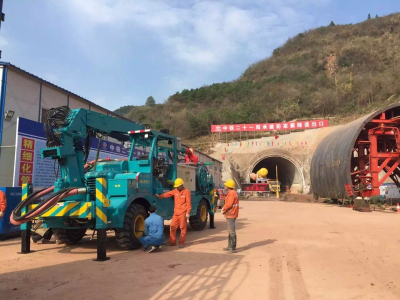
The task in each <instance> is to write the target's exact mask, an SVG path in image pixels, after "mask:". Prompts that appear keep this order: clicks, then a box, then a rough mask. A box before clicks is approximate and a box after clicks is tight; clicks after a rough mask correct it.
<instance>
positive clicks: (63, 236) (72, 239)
mask: <svg viewBox="0 0 400 300" xmlns="http://www.w3.org/2000/svg"><path fill="white" fill-rule="evenodd" d="M85 234H86V228H81V229H54V235H55V237H56V239H57V240H59V241H60V242H61V243H66V244H75V243H77V242H79V241H80V240H81V239H82V238H83V237H84V236H85Z"/></svg>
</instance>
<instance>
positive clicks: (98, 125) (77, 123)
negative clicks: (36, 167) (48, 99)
mask: <svg viewBox="0 0 400 300" xmlns="http://www.w3.org/2000/svg"><path fill="white" fill-rule="evenodd" d="M141 129H144V127H143V126H142V125H140V124H137V123H134V122H131V121H127V120H122V119H118V118H115V117H112V116H107V115H103V114H100V113H97V112H94V111H89V110H86V109H74V110H70V109H69V108H68V107H59V108H55V109H52V110H51V111H50V112H49V113H48V119H47V120H46V123H45V132H46V135H47V143H46V145H47V149H45V150H42V158H45V157H51V158H53V159H57V160H58V163H59V165H60V169H61V178H59V179H58V180H57V182H56V189H62V188H68V187H84V186H85V184H84V179H85V177H84V176H85V172H84V165H85V162H86V159H87V156H88V153H89V148H90V138H91V137H95V136H96V135H98V134H100V135H108V136H111V137H113V138H116V139H118V140H120V141H128V140H129V135H128V131H132V130H141ZM84 141H85V142H84ZM84 145H85V147H84Z"/></svg>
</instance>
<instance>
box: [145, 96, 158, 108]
mask: <svg viewBox="0 0 400 300" xmlns="http://www.w3.org/2000/svg"><path fill="white" fill-rule="evenodd" d="M155 105H156V101H155V100H154V98H153V96H150V97H148V98H147V100H146V106H150V107H153V106H155Z"/></svg>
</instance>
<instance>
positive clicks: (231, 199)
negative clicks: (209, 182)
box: [222, 179, 239, 253]
mask: <svg viewBox="0 0 400 300" xmlns="http://www.w3.org/2000/svg"><path fill="white" fill-rule="evenodd" d="M225 189H226V190H228V193H227V194H226V197H225V205H224V207H223V208H222V214H223V215H224V216H225V218H226V221H227V223H228V233H229V236H228V247H227V248H224V249H223V250H224V251H228V252H229V253H235V252H236V241H237V237H236V228H235V226H236V224H235V222H236V219H237V217H238V216H239V197H238V194H237V193H236V191H235V182H234V181H233V180H232V179H229V180H227V181H226V182H225Z"/></svg>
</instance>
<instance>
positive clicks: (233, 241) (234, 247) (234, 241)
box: [228, 234, 237, 253]
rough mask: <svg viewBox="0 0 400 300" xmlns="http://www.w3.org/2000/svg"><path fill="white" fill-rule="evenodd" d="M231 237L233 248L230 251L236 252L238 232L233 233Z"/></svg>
mask: <svg viewBox="0 0 400 300" xmlns="http://www.w3.org/2000/svg"><path fill="white" fill-rule="evenodd" d="M230 238H231V240H232V248H231V249H229V250H228V253H236V252H237V250H236V234H233V235H232V236H231V237H230Z"/></svg>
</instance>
